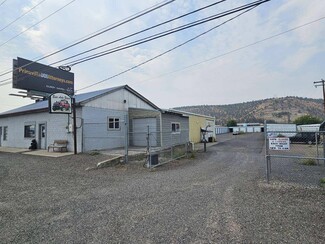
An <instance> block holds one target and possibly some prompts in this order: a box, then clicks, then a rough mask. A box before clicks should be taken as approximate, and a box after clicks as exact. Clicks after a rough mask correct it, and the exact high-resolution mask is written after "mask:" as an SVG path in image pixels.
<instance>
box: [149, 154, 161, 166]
mask: <svg viewBox="0 0 325 244" xmlns="http://www.w3.org/2000/svg"><path fill="white" fill-rule="evenodd" d="M158 163H159V161H158V154H150V165H157V164H158Z"/></svg>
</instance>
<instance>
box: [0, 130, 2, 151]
mask: <svg viewBox="0 0 325 244" xmlns="http://www.w3.org/2000/svg"><path fill="white" fill-rule="evenodd" d="M1 142H2V127H1V126H0V147H1Z"/></svg>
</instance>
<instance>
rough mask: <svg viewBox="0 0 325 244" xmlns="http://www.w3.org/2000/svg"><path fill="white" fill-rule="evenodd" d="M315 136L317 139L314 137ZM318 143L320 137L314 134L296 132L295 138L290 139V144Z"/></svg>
mask: <svg viewBox="0 0 325 244" xmlns="http://www.w3.org/2000/svg"><path fill="white" fill-rule="evenodd" d="M316 134H317V137H316ZM319 141H320V136H319V134H318V133H315V132H298V133H296V135H295V136H292V137H290V142H291V143H307V144H315V143H316V142H319Z"/></svg>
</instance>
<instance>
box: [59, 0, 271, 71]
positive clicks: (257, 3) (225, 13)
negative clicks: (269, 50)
mask: <svg viewBox="0 0 325 244" xmlns="http://www.w3.org/2000/svg"><path fill="white" fill-rule="evenodd" d="M268 1H270V0H260V1H255V2H252V3H249V4H246V5H243V6H240V7H237V8H234V9H231V10H227V11H224V12H222V13H218V14H215V15H212V16H209V17H206V18H203V19H200V20H196V21H193V22H191V23H188V24H185V25H182V26H178V27H176V28H173V29H170V30H167V31H163V32H160V33H158V34H154V35H151V36H149V37H145V38H142V39H140V40H137V41H133V42H130V43H127V44H124V45H121V46H118V47H115V48H111V49H108V50H105V51H102V52H99V53H95V54H92V55H89V56H86V57H83V58H80V59H77V60H74V61H71V62H70V63H67V64H65V65H66V66H74V65H77V64H80V63H83V62H86V61H89V60H92V59H95V58H99V57H102V56H105V55H109V54H112V53H115V52H118V51H121V50H124V49H127V48H131V47H134V46H137V45H140V44H143V43H146V42H149V41H152V40H155V39H158V38H161V37H164V36H167V35H170V34H173V33H176V32H179V31H182V30H185V29H188V28H191V27H194V26H197V25H201V24H204V23H206V22H209V21H212V20H215V19H218V18H222V17H225V16H227V15H230V14H234V13H236V12H239V11H242V10H245V9H248V8H251V7H253V6H256V5H260V4H262V3H265V2H268ZM61 61H62V60H61Z"/></svg>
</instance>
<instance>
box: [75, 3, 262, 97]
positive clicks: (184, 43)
mask: <svg viewBox="0 0 325 244" xmlns="http://www.w3.org/2000/svg"><path fill="white" fill-rule="evenodd" d="M257 6H259V5H256V6H253V7H251V8H250V9H248V10H245V11H244V12H242V13H240V14H237V15H236V16H234V17H232V18H230V19H228V20H226V21H224V22H222V23H221V24H218V25H216V26H214V27H212V28H210V29H209V30H207V31H204V32H202V33H201V34H199V35H196V36H194V37H192V38H190V39H188V40H187V41H185V42H183V43H181V44H179V45H177V46H175V47H173V48H171V49H168V50H167V51H165V52H163V53H160V54H158V55H156V56H154V57H152V58H150V59H148V60H146V61H144V62H142V63H139V64H137V65H135V66H133V67H131V68H129V69H127V70H125V71H122V72H120V73H118V74H116V75H113V76H111V77H108V78H106V79H104V80H101V81H98V82H96V83H94V84H92V85H88V86H86V87H83V88H81V89H79V90H77V91H81V90H84V89H87V88H90V87H92V86H95V85H98V84H100V83H103V82H105V81H108V80H111V79H113V78H115V77H117V76H120V75H122V74H124V73H127V72H129V71H131V70H133V69H136V68H138V67H140V66H142V65H144V64H146V63H149V62H151V61H152V60H154V59H157V58H159V57H161V56H163V55H165V54H167V53H169V52H171V51H174V50H175V49H177V48H180V47H182V46H184V45H186V44H187V43H189V42H191V41H194V40H196V39H198V38H199V37H201V36H203V35H205V34H207V33H209V32H211V31H212V30H215V29H217V28H219V27H220V26H222V25H225V24H226V23H228V22H230V21H232V20H234V19H236V18H238V17H240V16H241V15H243V14H245V13H247V12H249V11H251V10H253V9H254V8H256V7H257ZM77 91H76V92H77Z"/></svg>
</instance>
